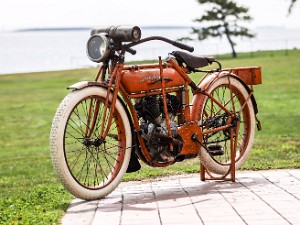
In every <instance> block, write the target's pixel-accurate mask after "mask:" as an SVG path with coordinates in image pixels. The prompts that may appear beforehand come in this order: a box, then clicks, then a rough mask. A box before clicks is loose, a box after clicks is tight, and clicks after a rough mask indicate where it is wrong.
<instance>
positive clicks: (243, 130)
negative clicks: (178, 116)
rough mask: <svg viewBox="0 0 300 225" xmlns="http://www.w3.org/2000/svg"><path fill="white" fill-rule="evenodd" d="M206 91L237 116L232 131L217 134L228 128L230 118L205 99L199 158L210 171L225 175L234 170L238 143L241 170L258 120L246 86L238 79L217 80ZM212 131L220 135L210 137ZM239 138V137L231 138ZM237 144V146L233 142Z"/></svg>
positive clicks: (201, 106) (201, 103) (199, 116)
mask: <svg viewBox="0 0 300 225" xmlns="http://www.w3.org/2000/svg"><path fill="white" fill-rule="evenodd" d="M206 91H207V93H208V94H210V95H211V96H212V97H213V98H214V99H216V100H217V101H218V102H219V103H221V105H222V106H223V107H225V108H226V109H227V110H228V111H229V112H231V113H235V121H234V122H233V123H232V128H229V129H225V130H220V131H217V129H218V128H220V127H222V126H225V125H226V124H227V121H228V120H229V119H230V116H229V115H228V114H227V113H226V112H225V111H224V110H223V109H222V107H221V106H220V105H218V104H216V102H214V101H212V100H211V98H209V97H207V96H205V95H203V96H201V97H200V101H198V104H199V105H198V110H199V112H198V114H197V121H199V126H201V127H202V131H203V132H205V133H206V134H205V135H203V143H204V145H205V146H206V147H207V149H204V148H202V149H201V151H200V153H199V156H200V160H201V163H202V164H203V165H204V166H205V167H206V168H207V170H208V171H210V172H213V173H216V174H221V175H225V174H226V173H228V171H229V169H230V163H231V155H230V152H231V148H233V147H232V146H233V145H232V143H235V142H237V143H236V145H237V147H236V157H235V168H236V169H239V168H240V167H241V166H242V165H243V164H244V163H245V161H246V160H247V158H248V157H249V154H250V151H251V148H252V144H253V140H254V132H255V116H254V109H253V105H252V101H251V98H250V96H249V93H248V91H247V89H246V88H245V86H244V85H243V84H242V83H241V82H240V81H239V80H238V79H237V78H235V77H234V76H231V75H226V76H223V77H220V78H217V79H216V80H215V81H214V82H213V83H211V84H210V85H209V86H208V87H207V88H206ZM211 130H216V132H212V133H210V131H211ZM231 132H232V133H234V134H237V137H234V138H233V136H232V135H231ZM232 141H233V142H232Z"/></svg>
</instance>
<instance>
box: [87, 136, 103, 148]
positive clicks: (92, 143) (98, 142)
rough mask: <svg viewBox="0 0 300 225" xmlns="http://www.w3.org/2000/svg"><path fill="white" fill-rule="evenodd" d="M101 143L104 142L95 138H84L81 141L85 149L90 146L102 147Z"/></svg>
mask: <svg viewBox="0 0 300 225" xmlns="http://www.w3.org/2000/svg"><path fill="white" fill-rule="evenodd" d="M103 142H104V141H102V140H101V139H100V138H95V139H90V138H84V140H83V144H84V145H85V146H86V147H90V146H95V147H99V146H100V145H102V143H103Z"/></svg>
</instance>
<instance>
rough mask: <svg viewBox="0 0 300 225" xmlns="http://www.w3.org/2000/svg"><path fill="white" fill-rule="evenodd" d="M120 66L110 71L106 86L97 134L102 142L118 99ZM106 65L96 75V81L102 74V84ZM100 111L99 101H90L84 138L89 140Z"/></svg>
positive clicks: (108, 128)
mask: <svg viewBox="0 0 300 225" xmlns="http://www.w3.org/2000/svg"><path fill="white" fill-rule="evenodd" d="M119 67H120V66H116V67H115V69H114V70H113V71H112V75H111V77H110V80H109V83H108V84H106V85H107V94H106V99H105V106H104V108H103V111H102V118H101V126H100V133H99V139H100V140H101V141H102V142H103V141H104V140H105V138H106V136H107V134H108V132H109V130H110V127H111V124H112V119H113V117H114V112H115V105H116V101H117V97H118V92H119V84H120V76H118V74H119V71H120V70H121V69H122V68H119ZM106 68H107V67H106V65H103V66H102V67H101V68H100V71H99V73H98V75H97V78H96V80H97V79H98V77H99V74H102V79H101V81H102V82H103V83H105V82H104V79H103V76H104V75H103V74H105V72H106ZM99 109H100V100H96V103H94V102H93V100H91V102H90V106H89V109H88V113H87V117H88V118H87V124H86V130H85V137H86V138H87V139H89V138H90V137H91V135H92V133H93V131H94V129H95V125H96V122H97V119H98V114H99Z"/></svg>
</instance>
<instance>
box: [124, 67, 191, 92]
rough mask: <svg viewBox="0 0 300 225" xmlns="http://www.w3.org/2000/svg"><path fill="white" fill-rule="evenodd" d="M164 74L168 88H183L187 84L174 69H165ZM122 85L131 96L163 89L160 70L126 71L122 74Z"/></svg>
mask: <svg viewBox="0 0 300 225" xmlns="http://www.w3.org/2000/svg"><path fill="white" fill-rule="evenodd" d="M163 74H164V81H165V87H166V88H170V87H176V86H182V85H184V83H185V81H184V79H183V78H182V77H181V76H180V74H179V73H178V72H177V71H176V70H175V69H173V68H164V69H163ZM121 83H122V85H123V87H124V88H125V90H126V91H127V92H128V93H129V94H132V93H141V92H147V91H150V90H154V89H161V88H162V84H161V77H160V70H159V69H158V68H157V69H156V68H155V69H141V70H134V71H125V72H123V73H122V77H121Z"/></svg>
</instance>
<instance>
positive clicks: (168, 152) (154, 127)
mask: <svg viewBox="0 0 300 225" xmlns="http://www.w3.org/2000/svg"><path fill="white" fill-rule="evenodd" d="M166 97H167V99H166V101H167V107H168V115H169V118H170V128H171V133H172V137H169V135H168V130H167V125H166V119H165V114H164V106H163V99H162V96H161V95H155V96H147V97H145V98H142V99H139V100H138V101H137V103H136V104H135V109H136V111H137V113H138V116H139V118H141V119H140V127H141V136H142V137H143V139H144V140H145V143H146V145H147V147H148V149H149V151H150V155H151V156H152V158H153V160H155V161H156V162H160V163H164V162H172V161H174V160H175V158H176V156H178V155H179V153H180V151H181V149H182V147H183V143H182V138H181V137H180V135H179V134H178V133H177V123H176V122H175V116H176V115H177V112H178V110H179V109H180V108H181V107H182V104H181V103H180V101H179V99H178V98H177V97H176V96H174V95H169V94H168V95H167V96H166Z"/></svg>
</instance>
